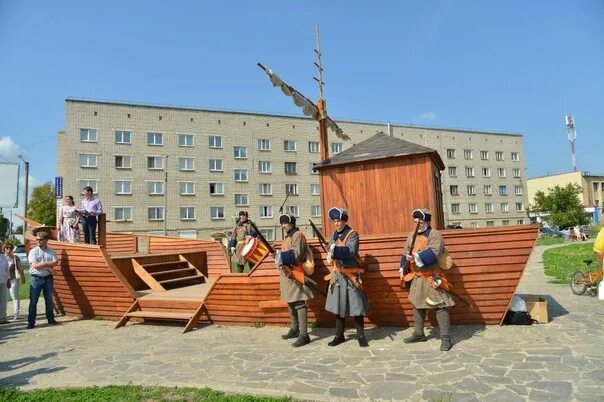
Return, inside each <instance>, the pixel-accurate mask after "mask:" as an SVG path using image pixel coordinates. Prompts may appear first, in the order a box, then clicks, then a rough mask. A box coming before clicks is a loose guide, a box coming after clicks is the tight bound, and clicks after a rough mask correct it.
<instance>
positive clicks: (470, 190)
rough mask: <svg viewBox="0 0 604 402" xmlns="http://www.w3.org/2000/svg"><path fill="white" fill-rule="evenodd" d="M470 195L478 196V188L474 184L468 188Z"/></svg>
mask: <svg viewBox="0 0 604 402" xmlns="http://www.w3.org/2000/svg"><path fill="white" fill-rule="evenodd" d="M466 188H467V190H468V195H476V186H475V185H473V184H470V185H468V186H467V187H466Z"/></svg>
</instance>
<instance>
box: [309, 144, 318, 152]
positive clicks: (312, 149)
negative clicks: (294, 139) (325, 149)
mask: <svg viewBox="0 0 604 402" xmlns="http://www.w3.org/2000/svg"><path fill="white" fill-rule="evenodd" d="M308 152H310V153H311V154H318V153H319V141H308Z"/></svg>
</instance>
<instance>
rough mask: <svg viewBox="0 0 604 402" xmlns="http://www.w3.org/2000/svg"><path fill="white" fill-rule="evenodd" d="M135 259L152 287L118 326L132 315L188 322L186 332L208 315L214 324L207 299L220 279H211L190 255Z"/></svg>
mask: <svg viewBox="0 0 604 402" xmlns="http://www.w3.org/2000/svg"><path fill="white" fill-rule="evenodd" d="M163 258H166V257H163ZM147 260H148V257H147ZM131 262H132V267H133V269H134V272H135V273H136V275H137V276H138V277H139V278H140V279H141V280H142V281H143V282H145V284H147V286H149V288H150V290H143V291H139V292H138V295H139V297H137V298H136V300H135V301H134V303H133V304H132V305H131V306H130V308H129V309H128V311H127V312H126V314H124V316H123V317H122V318H121V319H120V320H119V321H118V323H117V325H116V326H115V328H119V327H123V326H124V325H126V323H127V322H128V321H129V320H130V319H131V318H138V319H143V320H164V321H187V325H186V326H185V329H184V331H183V333H185V332H188V331H190V330H192V329H193V327H194V326H195V324H197V323H198V322H199V320H201V319H202V317H203V316H204V315H205V318H206V320H205V321H207V322H210V323H211V319H210V315H209V313H208V310H207V308H206V306H205V300H206V298H207V296H208V295H209V294H210V292H211V290H212V288H213V287H214V284H215V283H216V282H209V281H208V280H207V278H206V277H205V275H203V274H202V273H201V272H200V271H199V269H197V267H195V266H194V265H193V264H191V262H190V261H189V260H187V258H185V257H184V256H183V255H181V254H174V255H173V256H168V260H164V261H159V262H152V261H145V258H144V257H143V258H140V259H137V257H133V258H132V259H131Z"/></svg>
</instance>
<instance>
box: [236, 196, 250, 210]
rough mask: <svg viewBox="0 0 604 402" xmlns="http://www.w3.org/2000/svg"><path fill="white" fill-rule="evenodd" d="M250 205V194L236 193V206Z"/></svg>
mask: <svg viewBox="0 0 604 402" xmlns="http://www.w3.org/2000/svg"><path fill="white" fill-rule="evenodd" d="M249 205H250V201H249V196H248V194H235V206H237V207H247V206H249Z"/></svg>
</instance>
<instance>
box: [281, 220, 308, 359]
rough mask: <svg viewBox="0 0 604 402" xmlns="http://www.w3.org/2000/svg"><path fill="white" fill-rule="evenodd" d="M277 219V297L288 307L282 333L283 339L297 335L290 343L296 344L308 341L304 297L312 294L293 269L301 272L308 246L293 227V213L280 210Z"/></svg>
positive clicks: (304, 238)
mask: <svg viewBox="0 0 604 402" xmlns="http://www.w3.org/2000/svg"><path fill="white" fill-rule="evenodd" d="M279 223H280V224H281V228H282V229H283V232H284V233H285V240H283V243H282V246H281V250H280V251H277V252H275V255H274V258H275V264H277V267H278V269H279V288H280V291H281V300H283V301H284V302H286V303H287V304H288V307H289V323H290V328H289V331H288V332H287V333H286V334H285V335H282V336H281V338H283V339H293V338H298V339H297V340H296V341H295V342H294V343H293V345H292V346H294V347H296V348H297V347H300V346H304V345H306V344H308V343H310V337H309V336H308V318H307V308H306V301H307V300H310V299H312V298H313V294H312V291H311V290H310V288H309V287H308V286H306V285H305V284H303V283H300V282H298V281H297V280H295V279H294V275H293V270H298V272H302V277H303V276H304V275H303V272H304V271H303V268H302V263H303V262H304V261H306V254H307V250H308V247H307V245H306V237H305V236H304V234H303V233H302V232H301V231H300V229H298V228H297V227H296V217H295V216H292V215H289V214H284V215H281V216H280V217H279Z"/></svg>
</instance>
